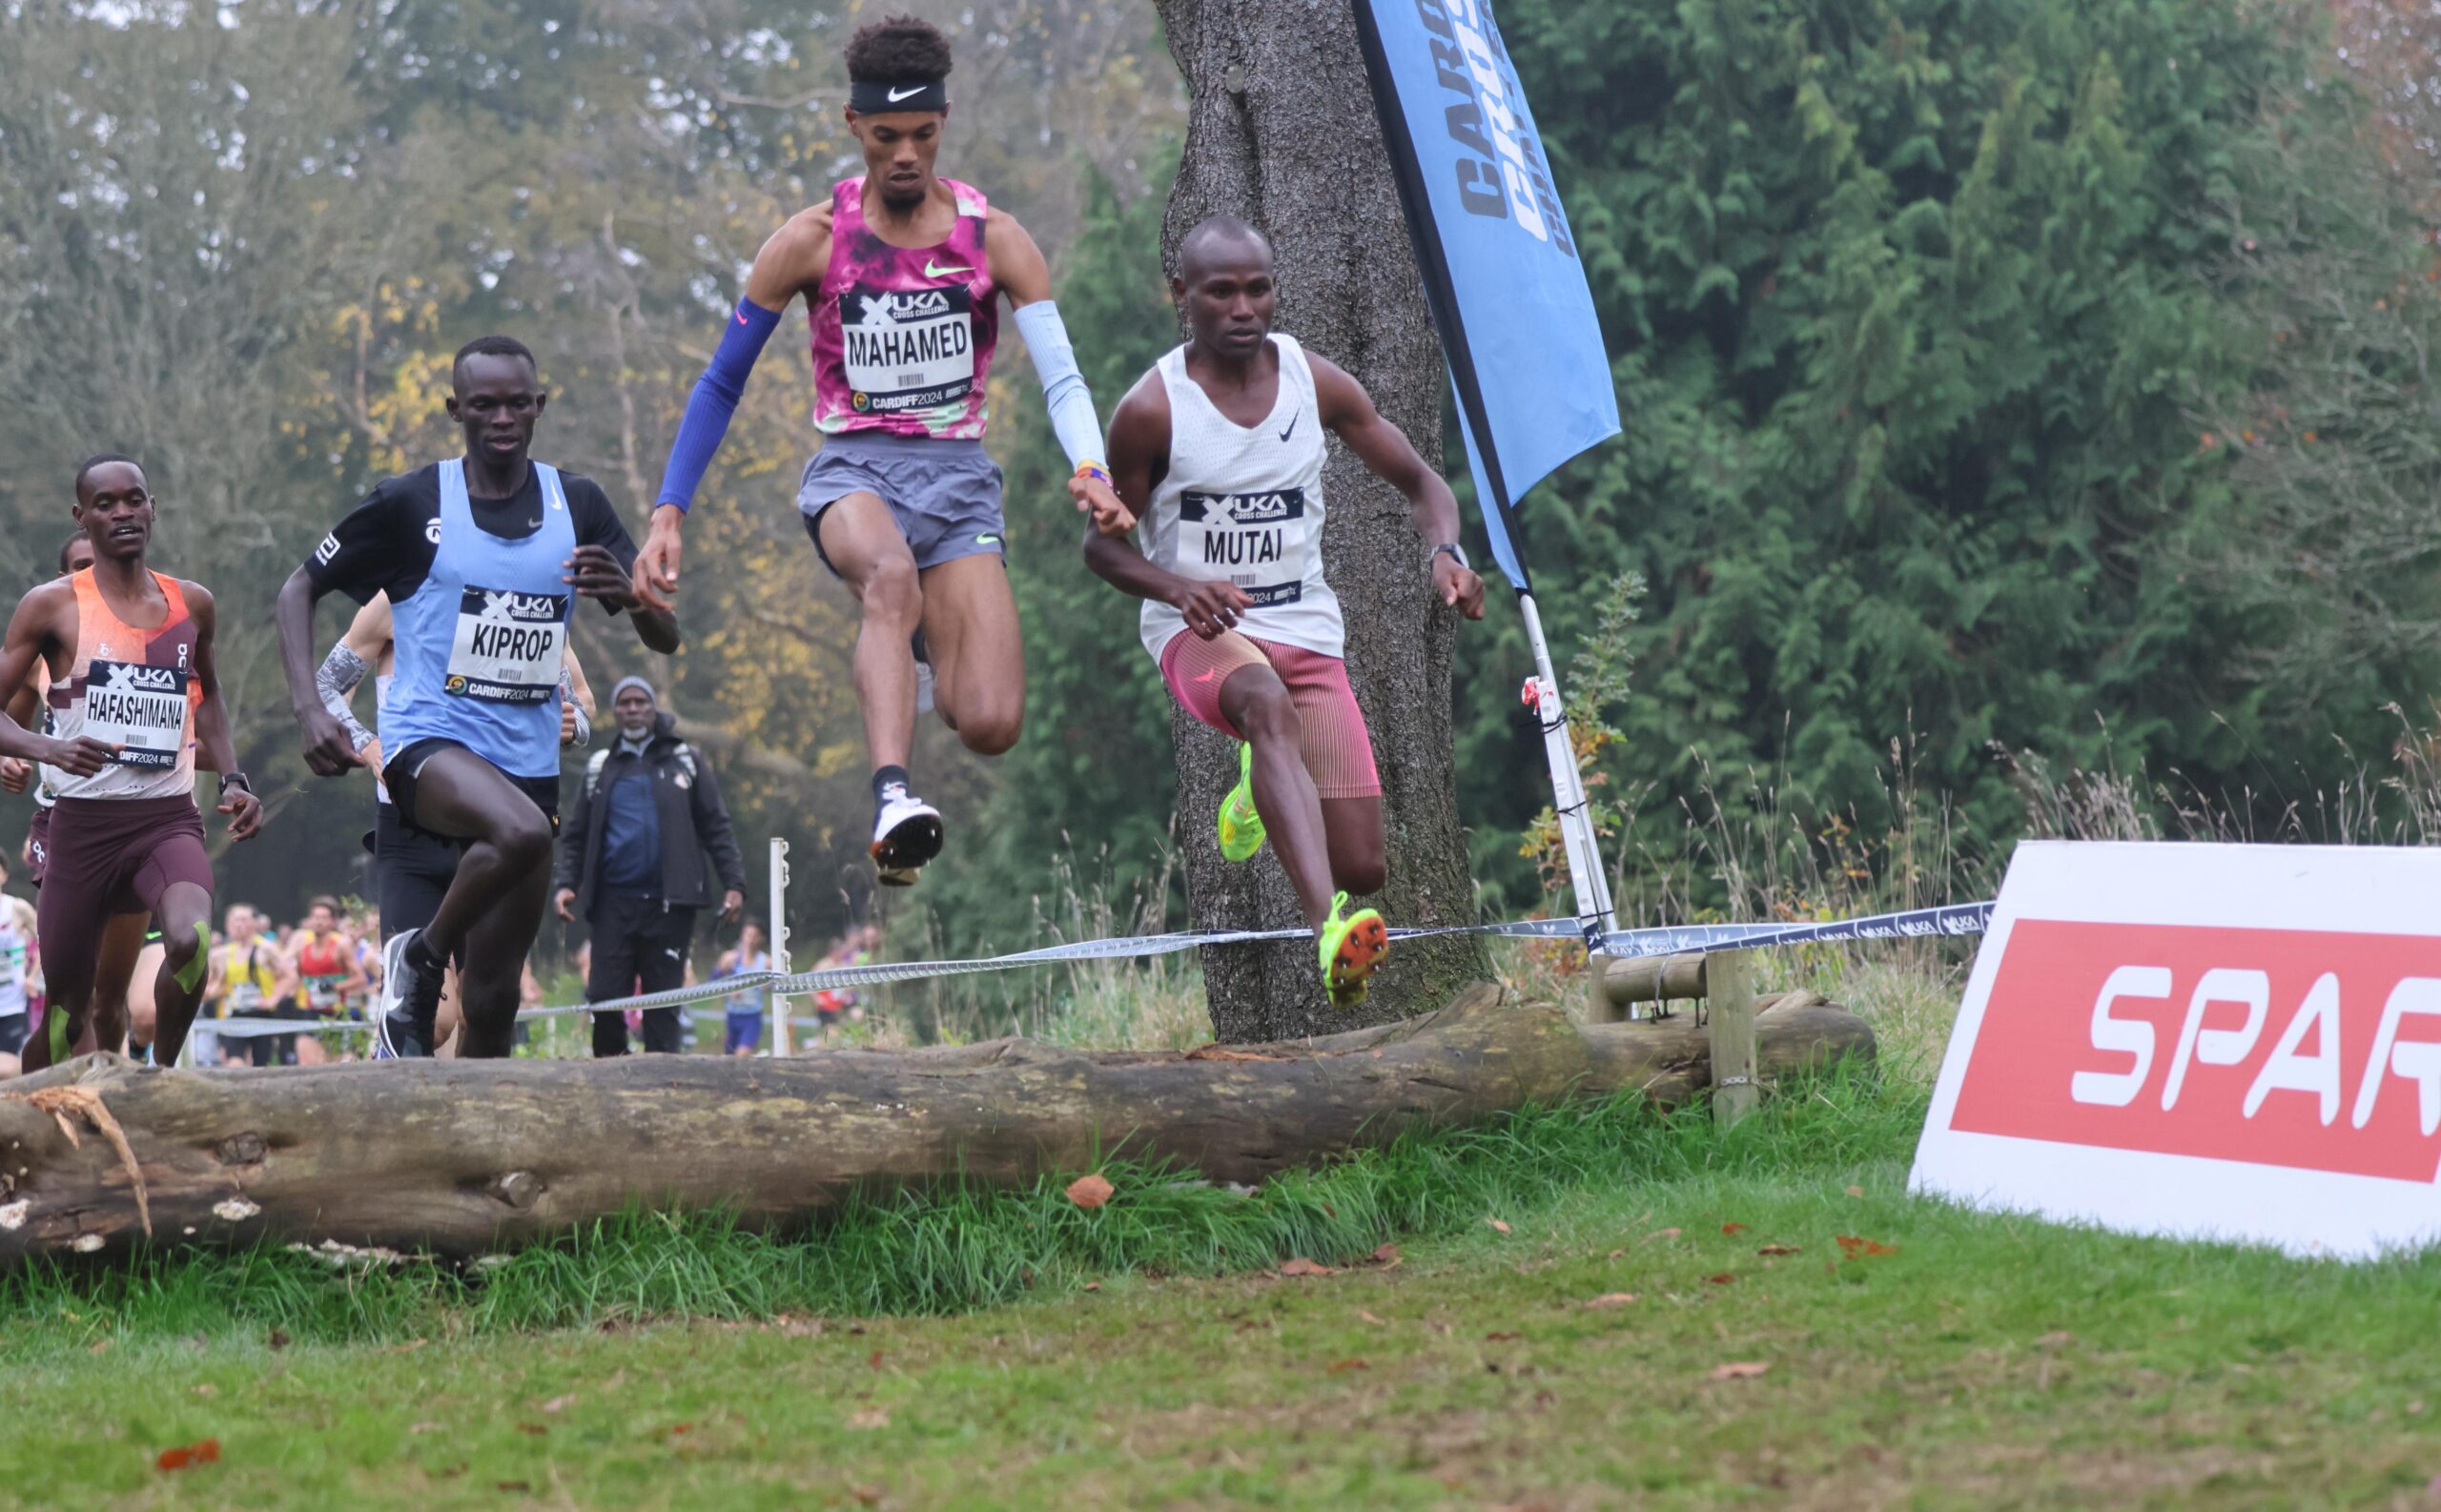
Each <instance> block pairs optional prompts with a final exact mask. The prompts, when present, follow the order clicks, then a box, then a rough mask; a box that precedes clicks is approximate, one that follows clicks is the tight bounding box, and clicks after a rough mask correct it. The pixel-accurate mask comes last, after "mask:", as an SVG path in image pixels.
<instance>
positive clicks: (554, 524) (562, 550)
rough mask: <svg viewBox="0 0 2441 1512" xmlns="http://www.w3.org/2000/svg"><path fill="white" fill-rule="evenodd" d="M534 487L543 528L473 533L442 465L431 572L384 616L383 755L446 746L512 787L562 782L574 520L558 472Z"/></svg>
mask: <svg viewBox="0 0 2441 1512" xmlns="http://www.w3.org/2000/svg"><path fill="white" fill-rule="evenodd" d="M533 467H534V472H535V475H536V477H538V478H540V479H541V480H542V483H543V528H542V529H540V530H538V531H536V532H535V533H534V534H532V535H530V536H527V537H525V538H524V539H523V540H522V541H506V540H503V539H502V538H501V537H499V536H495V535H493V534H492V533H491V532H489V531H487V530H485V529H483V528H482V526H481V525H478V524H476V523H475V516H474V512H473V511H472V510H471V509H469V508H468V507H467V503H466V464H465V462H464V460H462V459H458V458H452V459H451V460H448V461H445V462H442V463H441V521H440V523H441V539H440V541H437V542H436V543H435V544H434V547H433V554H432V572H431V575H430V576H429V577H427V578H426V579H425V580H424V583H423V586H422V587H421V588H419V589H417V590H416V592H415V593H414V595H413V596H412V597H410V598H409V599H408V600H407V602H406V603H394V604H392V605H391V606H390V617H391V626H392V627H391V632H390V637H391V642H392V644H393V645H394V646H395V647H396V660H395V662H394V667H395V672H396V675H395V676H394V677H393V678H392V680H391V683H390V696H389V699H388V701H387V702H385V703H384V704H383V705H382V706H381V748H382V750H383V751H384V752H389V753H395V752H398V751H402V750H405V749H406V748H407V747H408V746H412V745H414V744H415V743H416V742H418V741H420V740H430V739H433V738H435V737H439V738H441V739H444V740H453V741H456V742H457V743H458V744H460V745H462V746H465V747H466V748H467V749H468V750H471V751H473V752H474V753H475V754H476V755H478V756H481V757H482V758H483V759H484V760H485V761H487V762H490V763H491V764H492V765H493V766H497V767H499V768H500V769H501V770H503V771H504V772H506V773H508V774H509V775H510V776H512V777H556V776H558V775H559V771H560V662H561V659H562V657H563V656H564V654H565V652H566V649H567V638H568V611H569V608H570V607H571V605H573V604H574V603H575V602H576V596H575V594H574V593H572V592H571V591H570V590H569V587H568V585H567V583H566V582H563V581H562V580H563V579H564V577H565V576H566V571H567V569H566V566H565V565H564V564H565V562H567V560H568V558H569V557H570V556H572V555H573V554H574V553H575V551H576V521H575V519H574V518H573V517H572V516H571V515H570V514H569V513H568V501H567V495H566V494H565V493H564V492H563V491H562V490H561V488H560V475H559V473H558V471H557V470H556V469H553V468H551V467H547V466H545V465H544V464H543V463H541V462H536V463H534V464H533Z"/></svg>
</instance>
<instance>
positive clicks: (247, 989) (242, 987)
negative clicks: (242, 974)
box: [229, 982, 263, 1013]
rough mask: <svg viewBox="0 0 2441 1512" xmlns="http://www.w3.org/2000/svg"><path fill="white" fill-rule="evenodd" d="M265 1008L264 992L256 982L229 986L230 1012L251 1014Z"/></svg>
mask: <svg viewBox="0 0 2441 1512" xmlns="http://www.w3.org/2000/svg"><path fill="white" fill-rule="evenodd" d="M262 1006H263V990H262V988H261V987H260V986H258V985H257V984H256V983H254V982H232V983H230V984H229V1011H231V1012H232V1013H251V1012H253V1011H255V1010H256V1009H258V1008H260V1007H262Z"/></svg>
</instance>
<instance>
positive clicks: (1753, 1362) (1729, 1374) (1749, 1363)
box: [1705, 1359, 1772, 1380]
mask: <svg viewBox="0 0 2441 1512" xmlns="http://www.w3.org/2000/svg"><path fill="white" fill-rule="evenodd" d="M1771 1368H1772V1367H1771V1364H1770V1362H1768V1361H1766V1360H1760V1359H1733V1360H1731V1361H1729V1362H1728V1363H1727V1364H1724V1365H1714V1366H1713V1368H1712V1372H1711V1374H1710V1375H1709V1376H1707V1377H1706V1378H1705V1379H1708V1380H1753V1379H1754V1378H1755V1377H1757V1376H1759V1375H1761V1374H1763V1372H1765V1371H1767V1370H1769V1369H1771Z"/></svg>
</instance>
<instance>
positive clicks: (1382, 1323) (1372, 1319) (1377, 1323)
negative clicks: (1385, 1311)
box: [1356, 1307, 1390, 1328]
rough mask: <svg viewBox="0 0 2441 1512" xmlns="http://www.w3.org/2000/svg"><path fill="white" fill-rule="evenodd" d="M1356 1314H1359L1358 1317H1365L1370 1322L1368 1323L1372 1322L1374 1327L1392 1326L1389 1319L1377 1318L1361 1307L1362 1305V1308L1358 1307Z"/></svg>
mask: <svg viewBox="0 0 2441 1512" xmlns="http://www.w3.org/2000/svg"><path fill="white" fill-rule="evenodd" d="M1356 1316H1357V1317H1359V1318H1363V1319H1364V1320H1365V1321H1366V1322H1368V1323H1370V1324H1372V1325H1373V1326H1374V1327H1376V1328H1387V1327H1389V1326H1390V1325H1389V1323H1388V1321H1387V1320H1386V1319H1384V1318H1376V1317H1374V1316H1373V1315H1372V1314H1370V1313H1368V1312H1366V1311H1364V1309H1363V1308H1361V1307H1360V1308H1358V1309H1357V1310H1356Z"/></svg>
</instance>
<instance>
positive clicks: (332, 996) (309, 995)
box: [305, 976, 343, 1013]
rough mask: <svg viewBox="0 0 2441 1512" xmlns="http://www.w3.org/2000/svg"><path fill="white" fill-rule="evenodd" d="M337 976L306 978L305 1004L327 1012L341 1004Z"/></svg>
mask: <svg viewBox="0 0 2441 1512" xmlns="http://www.w3.org/2000/svg"><path fill="white" fill-rule="evenodd" d="M342 980H343V978H340V977H336V976H309V977H307V978H306V979H305V1006H306V1007H307V1008H310V1009H313V1010H315V1011H318V1012H323V1013H327V1012H329V1011H332V1010H333V1009H335V1008H337V1007H338V1006H339V983H340V982H341V981H342Z"/></svg>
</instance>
